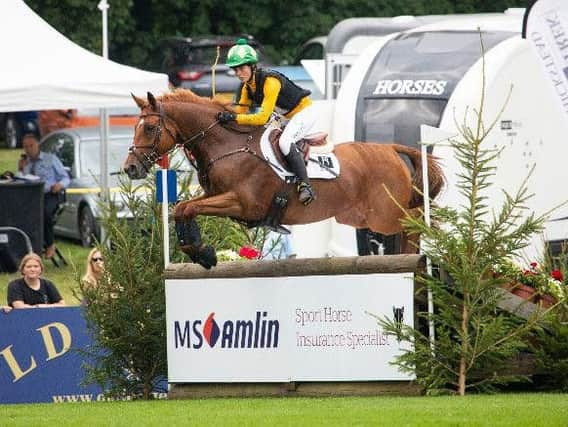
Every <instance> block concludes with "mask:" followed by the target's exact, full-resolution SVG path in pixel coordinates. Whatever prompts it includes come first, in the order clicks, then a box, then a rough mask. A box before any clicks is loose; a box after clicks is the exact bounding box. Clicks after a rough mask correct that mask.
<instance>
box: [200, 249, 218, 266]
mask: <svg viewBox="0 0 568 427" xmlns="http://www.w3.org/2000/svg"><path fill="white" fill-rule="evenodd" d="M197 262H198V263H199V264H200V265H202V266H203V267H205V268H206V269H207V270H209V269H210V268H211V267H215V266H216V265H217V254H216V253H215V249H213V247H212V246H202V247H201V248H199V260H198V261H197Z"/></svg>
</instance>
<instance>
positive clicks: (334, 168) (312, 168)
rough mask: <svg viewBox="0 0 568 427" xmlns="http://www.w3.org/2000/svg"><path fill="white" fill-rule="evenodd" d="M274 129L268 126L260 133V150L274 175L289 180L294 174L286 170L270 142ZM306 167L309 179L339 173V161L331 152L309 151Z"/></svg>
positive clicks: (324, 177) (286, 166)
mask: <svg viewBox="0 0 568 427" xmlns="http://www.w3.org/2000/svg"><path fill="white" fill-rule="evenodd" d="M274 130H278V128H277V127H273V126H269V127H268V128H267V129H266V131H265V132H264V133H263V134H262V138H261V140H260V150H261V151H262V155H263V157H264V158H265V159H266V160H267V161H268V163H269V164H270V167H271V168H272V169H273V170H274V172H275V173H276V175H278V176H279V177H280V178H281V179H283V180H285V181H287V182H289V181H292V180H293V179H294V174H293V173H292V172H290V171H289V170H288V165H287V164H286V162H285V161H284V160H283V158H282V154H281V153H278V155H277V154H276V153H275V152H274V148H273V145H272V143H271V142H270V134H271V133H272V131H274ZM306 169H307V171H308V177H309V178H310V179H335V178H337V177H338V176H339V173H340V165H339V161H338V160H337V157H336V156H335V154H333V152H329V153H309V155H308V164H307V166H306Z"/></svg>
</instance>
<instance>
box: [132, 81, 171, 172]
mask: <svg viewBox="0 0 568 427" xmlns="http://www.w3.org/2000/svg"><path fill="white" fill-rule="evenodd" d="M132 97H133V98H134V101H135V102H136V104H137V105H138V107H140V110H141V112H140V120H139V121H138V123H137V124H136V127H135V129H134V140H133V141H132V146H131V147H130V149H129V154H128V157H127V158H126V161H125V162H124V171H125V172H126V173H127V174H128V176H129V177H130V179H140V178H144V177H145V176H146V174H147V173H148V171H149V170H150V168H151V167H152V165H153V164H154V163H155V162H156V161H157V160H158V159H159V158H160V157H161V156H162V155H163V154H165V153H167V152H168V151H170V150H171V149H172V147H173V146H174V145H175V143H176V139H177V138H178V133H179V129H178V127H177V126H176V125H175V123H174V122H173V121H171V119H168V117H167V116H166V113H165V112H164V109H163V104H162V103H161V102H158V101H157V100H156V98H155V97H154V95H152V94H151V93H150V92H148V100H147V101H146V100H144V99H142V98H138V97H137V96H134V95H132Z"/></svg>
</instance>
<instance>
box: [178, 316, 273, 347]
mask: <svg viewBox="0 0 568 427" xmlns="http://www.w3.org/2000/svg"><path fill="white" fill-rule="evenodd" d="M267 316H268V312H266V311H257V312H256V314H255V316H254V318H253V319H247V320H234V319H232V320H224V321H223V322H221V321H219V322H220V323H218V322H217V320H215V313H214V312H212V313H210V314H209V316H208V317H207V319H206V320H205V322H203V321H202V320H185V321H178V320H176V321H174V325H173V326H174V340H175V348H176V349H177V348H180V347H186V348H193V349H200V348H201V347H202V346H203V341H205V342H206V343H207V344H208V345H209V347H211V348H213V347H217V348H227V349H229V348H231V349H232V348H276V347H278V334H279V332H280V322H279V321H278V320H270V319H268V318H267Z"/></svg>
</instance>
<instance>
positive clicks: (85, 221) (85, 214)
mask: <svg viewBox="0 0 568 427" xmlns="http://www.w3.org/2000/svg"><path fill="white" fill-rule="evenodd" d="M79 235H80V237H81V245H83V246H84V247H90V246H94V244H95V240H96V238H97V224H96V222H95V217H94V216H93V212H91V208H89V207H88V206H86V207H84V208H83V209H81V213H80V214H79Z"/></svg>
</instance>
